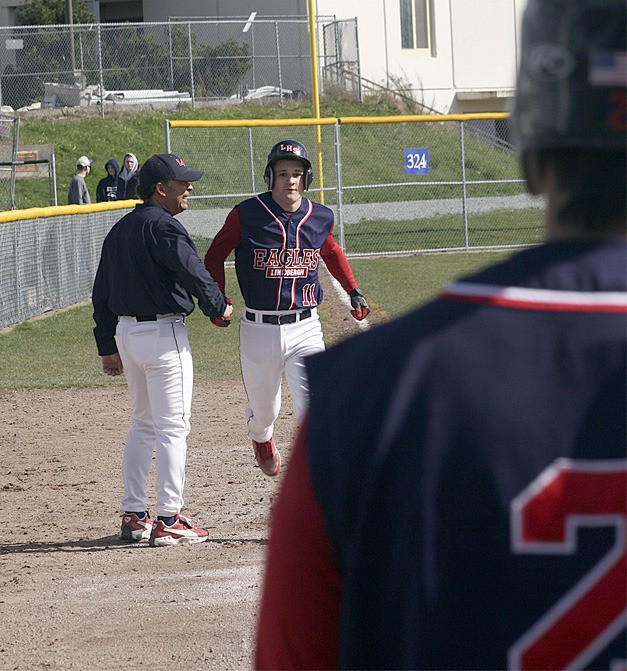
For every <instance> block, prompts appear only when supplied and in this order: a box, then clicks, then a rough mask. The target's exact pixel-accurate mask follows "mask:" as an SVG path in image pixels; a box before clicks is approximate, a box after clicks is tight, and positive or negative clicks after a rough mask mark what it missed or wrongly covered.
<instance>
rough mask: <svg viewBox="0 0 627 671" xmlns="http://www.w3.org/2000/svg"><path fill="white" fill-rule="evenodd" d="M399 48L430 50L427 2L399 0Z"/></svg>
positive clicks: (424, 0) (429, 16)
mask: <svg viewBox="0 0 627 671" xmlns="http://www.w3.org/2000/svg"><path fill="white" fill-rule="evenodd" d="M400 3H401V46H402V48H403V49H429V50H430V49H431V12H430V9H431V8H430V2H429V0H400Z"/></svg>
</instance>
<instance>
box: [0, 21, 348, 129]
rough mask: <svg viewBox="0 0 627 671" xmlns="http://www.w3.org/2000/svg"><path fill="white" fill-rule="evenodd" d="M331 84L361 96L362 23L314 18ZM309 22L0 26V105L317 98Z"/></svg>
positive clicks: (102, 106)
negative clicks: (358, 83) (357, 78)
mask: <svg viewBox="0 0 627 671" xmlns="http://www.w3.org/2000/svg"><path fill="white" fill-rule="evenodd" d="M316 31H317V33H318V35H317V37H318V38H320V39H318V41H317V43H318V48H317V50H318V57H319V65H320V70H321V73H322V77H321V85H322V86H324V85H325V83H326V82H328V83H329V84H330V83H333V84H334V85H335V84H339V85H343V86H344V87H345V88H349V89H353V90H354V89H355V88H356V84H355V81H354V79H351V78H354V77H355V75H356V74H358V73H359V54H358V49H357V29H356V20H355V19H352V20H349V21H335V20H333V19H332V17H324V16H321V17H317V29H316ZM310 54H311V43H310V38H309V23H308V20H307V19H296V18H289V19H272V20H270V19H256V20H255V21H252V22H248V19H244V18H233V19H221V20H188V21H184V20H177V21H169V22H167V23H141V24H134V23H103V24H100V23H99V24H89V25H88V24H75V25H56V26H15V27H10V28H0V105H9V106H11V107H12V108H13V109H25V108H26V109H32V108H33V107H34V108H38V107H43V108H54V107H78V106H98V107H99V109H100V111H101V114H102V116H104V115H105V110H106V109H112V108H115V107H118V106H120V105H131V104H134V105H136V104H150V105H153V106H155V105H166V104H167V105H170V106H171V105H173V104H176V103H186V104H190V105H192V106H193V105H195V104H196V103H197V102H199V101H216V100H221V101H224V100H229V99H234V100H248V99H265V98H267V99H274V100H276V99H284V98H299V97H302V96H305V95H310V94H311V58H310Z"/></svg>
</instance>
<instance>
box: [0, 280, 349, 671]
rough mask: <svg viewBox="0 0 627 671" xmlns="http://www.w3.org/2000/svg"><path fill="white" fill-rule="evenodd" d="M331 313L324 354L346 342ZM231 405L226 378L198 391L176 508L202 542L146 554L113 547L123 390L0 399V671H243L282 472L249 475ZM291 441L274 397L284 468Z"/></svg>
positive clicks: (234, 388)
mask: <svg viewBox="0 0 627 671" xmlns="http://www.w3.org/2000/svg"><path fill="white" fill-rule="evenodd" d="M332 293H333V292H332V291H328V292H327V293H326V294H325V301H326V300H327V297H328V300H329V302H332V301H333V298H332ZM338 309H339V310H340V313H341V317H340V318H339V319H340V322H339V325H338V324H335V325H334V326H333V327H332V328H329V329H328V328H327V325H326V324H325V326H324V330H325V336H327V337H326V339H327V343H328V344H330V341H331V342H332V341H333V339H338V338H339V337H344V336H345V335H347V334H349V333H352V332H354V331H355V326H354V322H353V320H352V319H350V317H348V318H347V314H348V310H347V308H346V306H341V305H340V306H338ZM351 322H352V323H351ZM328 332H331V333H333V334H334V335H333V336H332V337H331V338H329V337H328V335H327V333H328ZM284 389H285V390H286V387H284ZM245 404H246V399H245V395H244V391H243V388H242V384H241V381H240V380H235V381H231V382H223V383H220V384H209V383H199V384H196V386H195V390H194V400H193V408H192V430H191V433H190V437H189V450H188V460H187V482H186V490H185V494H186V508H185V511H184V512H185V513H186V514H188V515H189V516H191V517H192V518H193V519H194V521H195V522H197V523H198V524H199V525H202V526H206V527H208V528H209V530H210V537H209V541H208V542H206V543H202V544H198V545H192V546H180V547H173V548H150V547H149V546H148V544H147V542H142V543H139V544H133V545H132V546H129V545H128V544H123V543H121V542H119V541H118V540H117V531H118V528H119V511H118V509H119V501H120V497H121V495H122V483H121V477H120V467H121V459H122V449H123V444H124V440H125V437H126V433H127V430H128V415H129V405H128V397H127V392H126V388H125V387H116V388H102V389H67V390H32V391H27V390H17V391H14V390H0V423H1V425H2V428H3V436H2V439H1V441H0V442H1V444H2V454H3V457H4V460H5V465H4V468H3V469H2V473H1V474H0V497H1V501H2V504H1V506H0V510H1V511H2V533H1V534H0V539H1V540H0V586H1V587H0V613H1V616H2V626H1V627H0V669H23V670H26V669H29V670H31V669H81V670H83V671H84V670H85V669H89V670H90V671H95V670H103V669H107V670H108V669H111V670H114V669H115V670H119V669H125V670H126V669H128V670H131V669H139V668H169V669H186V670H188V671H189V670H193V669H201V668H202V669H216V670H220V671H223V670H230V669H250V668H251V660H252V655H253V646H254V625H255V618H256V613H257V603H258V596H259V588H260V583H261V576H262V568H263V560H264V553H265V545H266V539H267V531H268V528H267V524H268V516H269V511H270V508H271V505H272V502H273V500H274V498H275V496H276V493H277V490H278V488H279V486H280V482H281V477H282V475H280V476H279V477H278V478H277V479H270V478H267V477H265V476H263V474H262V473H261V471H260V470H259V469H258V468H257V467H256V466H255V464H254V459H253V456H252V449H251V447H250V442H249V440H248V438H247V436H246V430H245V422H244V417H243V413H244V408H245ZM294 430H295V421H294V416H293V413H292V406H291V401H290V399H289V396H287V397H286V398H285V399H284V403H283V409H282V413H281V415H280V417H279V420H278V423H277V427H276V433H275V437H276V441H277V444H278V446H279V448H280V449H281V452H282V455H283V457H284V463H285V464H286V465H287V464H288V463H289V448H290V444H291V439H292V437H293V432H294ZM151 486H152V489H151V491H154V469H153V484H152V485H151ZM152 500H154V497H152Z"/></svg>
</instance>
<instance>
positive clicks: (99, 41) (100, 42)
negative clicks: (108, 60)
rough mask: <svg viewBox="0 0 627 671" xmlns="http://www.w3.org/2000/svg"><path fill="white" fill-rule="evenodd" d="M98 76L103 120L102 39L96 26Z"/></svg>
mask: <svg viewBox="0 0 627 671" xmlns="http://www.w3.org/2000/svg"><path fill="white" fill-rule="evenodd" d="M98 75H99V77H100V116H101V117H102V118H103V119H104V115H105V114H104V106H105V102H104V73H103V71H102V38H101V33H100V23H99V24H98Z"/></svg>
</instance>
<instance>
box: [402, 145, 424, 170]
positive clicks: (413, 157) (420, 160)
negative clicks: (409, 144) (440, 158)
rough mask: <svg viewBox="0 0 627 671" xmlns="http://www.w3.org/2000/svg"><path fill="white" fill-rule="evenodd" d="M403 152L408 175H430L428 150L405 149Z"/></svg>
mask: <svg viewBox="0 0 627 671" xmlns="http://www.w3.org/2000/svg"><path fill="white" fill-rule="evenodd" d="M403 151H404V153H405V173H406V174H407V175H428V174H429V173H430V172H431V165H430V164H429V150H428V149H404V150H403Z"/></svg>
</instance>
